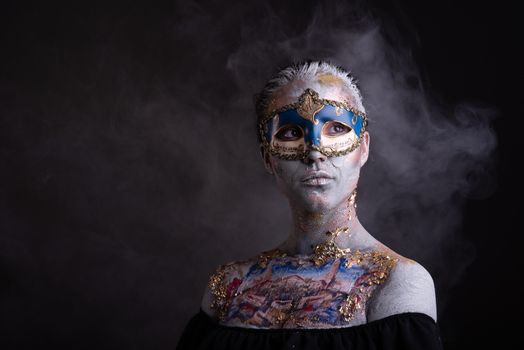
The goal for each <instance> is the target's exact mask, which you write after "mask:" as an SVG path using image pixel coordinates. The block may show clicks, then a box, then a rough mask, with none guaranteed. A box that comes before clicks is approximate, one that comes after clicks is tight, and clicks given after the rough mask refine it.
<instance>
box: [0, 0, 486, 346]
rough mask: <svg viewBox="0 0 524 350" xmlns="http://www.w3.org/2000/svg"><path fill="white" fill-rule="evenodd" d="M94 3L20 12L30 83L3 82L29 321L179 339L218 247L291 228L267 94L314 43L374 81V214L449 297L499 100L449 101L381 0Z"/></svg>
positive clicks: (13, 293)
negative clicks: (272, 161) (381, 11)
mask: <svg viewBox="0 0 524 350" xmlns="http://www.w3.org/2000/svg"><path fill="white" fill-rule="evenodd" d="M90 11H91V12H90ZM90 11H89V10H87V9H83V10H82V11H80V10H79V13H81V14H82V16H80V15H79V14H78V13H76V12H74V13H73V12H71V17H69V18H66V19H64V18H62V17H60V19H57V20H56V21H49V20H48V19H47V18H46V17H45V16H42V17H39V16H41V14H40V13H41V12H39V11H34V12H31V13H29V14H28V15H27V16H28V17H27V18H26V19H25V22H24V21H22V20H21V21H19V23H18V24H17V25H18V27H16V26H15V27H13V28H11V29H12V30H13V31H14V32H17V30H18V33H19V37H22V39H21V40H27V41H30V42H29V43H27V42H26V43H24V44H23V45H21V46H24V49H23V50H22V49H21V50H20V55H19V57H18V58H17V60H12V61H10V62H8V63H7V65H6V67H14V68H13V71H14V72H17V74H18V76H17V79H19V80H17V83H16V84H11V85H10V87H9V88H5V89H4V91H6V92H7V93H8V95H9V94H11V95H10V96H13V98H12V99H10V100H9V103H6V104H5V105H4V107H3V109H4V111H3V113H2V115H3V120H2V125H1V129H2V132H3V133H5V135H4V137H3V138H2V140H1V141H0V142H1V144H0V145H1V146H2V154H1V155H2V158H3V159H2V168H3V169H4V170H3V171H2V173H0V176H1V178H2V187H0V193H2V198H3V201H2V202H1V203H0V204H1V206H2V209H5V210H2V222H1V225H2V227H0V229H1V231H2V232H3V233H4V234H3V235H2V237H1V238H0V240H1V243H2V244H1V245H0V247H2V248H0V253H1V255H0V256H1V259H2V260H1V261H2V262H3V264H2V270H3V271H2V274H3V275H4V276H7V278H6V279H5V280H6V281H7V283H8V288H7V290H8V291H9V292H8V293H6V294H5V298H3V299H2V301H1V304H0V305H2V306H6V305H9V308H8V309H7V310H9V313H6V314H4V315H3V316H2V317H5V318H6V319H7V318H8V317H10V316H9V315H15V314H16V315H17V316H16V317H11V318H10V322H11V325H12V326H11V328H10V330H9V332H12V333H13V334H15V335H14V337H18V338H20V339H23V336H24V333H23V332H22V330H24V329H25V330H26V332H25V333H26V334H27V332H28V331H27V329H28V328H31V327H32V328H31V329H34V330H39V331H38V332H39V333H38V334H42V333H41V332H48V333H47V335H46V337H47V338H46V339H53V337H54V339H62V340H61V342H60V344H68V342H71V343H73V342H74V339H75V337H78V336H82V337H85V333H82V332H83V331H82V330H81V329H80V328H81V327H79V328H78V329H77V328H75V326H74V325H68V326H67V327H63V320H64V319H73V320H83V323H80V324H83V325H84V326H86V327H84V328H85V329H92V332H93V334H98V335H101V334H103V335H104V336H107V338H106V342H105V343H106V344H107V342H114V343H115V344H116V343H118V344H120V345H122V344H126V345H133V346H134V347H151V346H150V345H151V339H157V340H156V341H157V342H158V344H160V343H162V342H164V343H169V342H171V341H172V338H170V337H176V336H177V334H173V333H172V332H171V330H172V329H177V330H178V331H179V332H180V331H181V329H182V327H183V325H184V324H185V322H186V321H187V318H188V317H189V315H190V314H192V313H193V312H195V311H196V310H197V309H198V306H199V303H200V297H201V295H202V292H203V290H204V286H205V284H206V282H207V277H208V274H209V273H210V272H211V271H212V270H213V269H214V268H215V267H216V266H217V265H218V264H221V263H224V262H226V261H231V260H237V259H242V258H246V257H249V256H252V255H254V254H256V253H257V252H260V251H262V250H266V249H270V248H272V247H274V246H275V245H277V244H278V243H280V242H281V241H282V240H283V239H284V238H285V236H286V234H287V232H289V228H290V225H291V222H290V216H289V212H288V207H287V202H286V201H285V199H284V198H283V197H282V196H281V194H280V193H279V192H278V190H277V189H276V186H275V184H273V183H272V181H271V178H270V177H269V176H268V175H267V174H266V173H265V171H264V168H263V163H262V161H261V158H260V155H259V150H258V145H257V138H256V131H255V127H254V125H255V119H256V117H255V113H254V107H253V95H254V94H255V93H256V92H258V91H259V90H260V89H261V88H262V86H263V84H264V83H265V81H266V80H267V79H268V78H269V77H270V76H271V75H272V74H274V73H275V72H276V71H277V70H278V68H281V67H283V66H286V65H288V64H289V63H292V62H293V61H298V60H302V59H315V60H318V59H322V60H329V61H331V62H333V63H336V64H339V65H341V66H343V67H345V68H347V69H349V70H350V71H351V72H352V73H353V75H354V76H355V77H356V78H357V79H358V80H359V87H360V89H361V91H362V94H363V98H364V104H365V106H366V110H367V112H368V115H369V117H370V125H369V131H370V134H371V155H370V159H369V160H368V163H367V164H366V165H365V167H364V169H363V172H362V175H361V180H360V184H359V199H358V201H359V202H358V204H359V217H360V219H361V221H362V222H363V224H364V226H365V227H366V228H367V230H368V231H369V232H370V233H371V234H372V235H373V236H375V237H376V238H377V239H379V240H380V241H382V242H384V243H385V244H387V245H388V246H389V247H391V248H392V249H393V250H395V251H397V252H398V253H400V254H402V255H404V256H407V257H410V258H413V259H415V260H417V261H419V262H421V263H422V264H423V265H424V266H425V267H426V268H428V270H429V271H430V272H431V273H432V275H433V277H434V279H435V281H436V283H437V291H438V292H440V295H439V302H440V303H441V307H442V305H443V302H444V300H445V296H446V291H447V290H449V288H450V287H451V286H452V285H453V284H455V283H456V281H457V279H458V278H459V277H460V276H461V274H462V273H463V271H464V270H465V268H466V267H467V266H468V264H470V263H471V262H472V261H473V260H474V259H475V251H474V249H473V248H472V246H471V245H470V244H469V243H468V241H467V240H465V239H464V238H463V237H462V235H461V232H460V230H461V221H462V215H463V213H462V209H463V204H464V200H465V199H466V198H485V197H486V196H489V195H490V194H491V193H492V191H493V190H494V186H495V179H494V177H493V174H492V171H491V160H490V159H491V158H492V156H493V154H494V151H495V147H496V139H495V136H494V133H493V131H492V130H491V128H490V120H491V118H492V116H493V115H494V114H495V111H493V110H492V109H491V108H489V107H485V106H478V105H473V104H467V103H464V104H461V105H459V106H456V107H454V108H449V106H445V105H442V104H439V103H438V102H437V101H438V100H439V98H438V96H431V92H427V91H425V90H424V86H423V84H422V83H421V81H422V77H421V74H420V72H419V70H418V69H417V67H416V65H415V62H414V60H413V58H412V56H411V53H410V49H409V48H408V47H406V46H405V44H404V41H403V39H402V35H401V34H400V33H399V32H398V31H397V30H396V28H395V27H394V26H392V24H391V21H390V22H386V21H382V20H381V18H380V17H377V16H376V15H374V14H373V12H372V11H370V10H369V9H367V8H366V6H365V5H364V2H353V3H349V2H347V3H344V4H342V3H337V2H326V3H324V5H315V6H310V5H308V4H307V3H305V2H303V1H290V2H286V4H279V5H276V4H272V3H269V2H260V3H255V2H249V3H247V2H241V1H238V2H236V3H235V4H232V3H231V4H228V7H225V6H224V5H223V4H222V2H213V1H210V2H207V3H205V2H191V1H185V0H184V1H177V2H175V4H174V6H173V7H172V8H171V7H170V8H158V9H156V8H150V9H148V10H147V11H144V10H143V9H139V8H132V7H130V8H126V9H125V11H124V10H123V9H121V8H118V9H115V10H114V11H112V12H108V13H106V12H103V11H102V12H97V11H96V9H92V10H90ZM80 18H81V20H80ZM86 18H87V19H86ZM28 23H37V24H33V26H34V27H33V28H34V29H33V30H28V29H27V28H26V27H24V26H27V25H28ZM38 24H42V25H38ZM50 25H53V26H56V27H57V28H59V29H56V28H54V27H52V28H51V29H49V28H47V27H46V26H50ZM20 28H23V29H20ZM60 28H61V29H60ZM64 28H68V29H67V30H64ZM85 28H87V29H85ZM20 33H22V34H24V33H25V34H24V35H25V36H23V35H22V34H20ZM57 33H61V34H57ZM69 33H72V34H69ZM386 34H387V35H386ZM68 35H70V36H68ZM57 36H58V37H57ZM31 40H33V41H31ZM24 50H25V51H24ZM35 57H38V62H36V59H35ZM6 71H7V68H6ZM14 96H16V97H14ZM6 101H7V99H6ZM450 267H451V269H450ZM60 295H67V296H68V297H67V300H68V301H63V300H62V299H61V298H59V297H58V296H60ZM20 296H25V297H26V298H22V297H20ZM44 296H45V297H44ZM58 299H60V300H58ZM130 308H131V309H130ZM50 314H52V315H55V317H54V318H51V319H50V318H49V315H50ZM22 315H31V316H30V319H31V321H30V322H29V323H28V321H27V320H26V319H24V317H23V316H22ZM115 315H118V316H115ZM61 320H62V321H61ZM50 324H52V325H53V330H50V328H49V326H48V325H50ZM144 325H145V326H144ZM46 327H47V328H46ZM40 329H42V330H40ZM131 330H136V332H132V331H131ZM17 332H18V333H17ZM166 337H168V338H169V339H167V338H166ZM92 339H93V340H91V341H92V342H93V344H96V338H92ZM141 342H145V343H147V344H149V345H147V346H146V345H144V346H138V345H137V344H142V343H141ZM86 346H87V345H86Z"/></svg>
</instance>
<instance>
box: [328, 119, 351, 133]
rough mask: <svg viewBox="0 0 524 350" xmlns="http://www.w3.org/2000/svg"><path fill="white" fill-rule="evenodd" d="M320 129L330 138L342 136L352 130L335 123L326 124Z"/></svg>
mask: <svg viewBox="0 0 524 350" xmlns="http://www.w3.org/2000/svg"><path fill="white" fill-rule="evenodd" d="M322 129H323V134H324V135H326V136H331V137H334V136H340V135H344V134H347V133H348V132H350V131H351V130H352V129H351V128H350V127H349V126H347V125H345V124H342V123H340V122H335V121H331V122H328V123H326V124H325V125H324V127H323V128H322Z"/></svg>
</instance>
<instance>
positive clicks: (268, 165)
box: [260, 145, 274, 175]
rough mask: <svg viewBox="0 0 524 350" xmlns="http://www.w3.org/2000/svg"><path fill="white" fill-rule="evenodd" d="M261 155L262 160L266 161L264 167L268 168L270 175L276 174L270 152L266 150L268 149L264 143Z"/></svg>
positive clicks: (261, 147)
mask: <svg viewBox="0 0 524 350" xmlns="http://www.w3.org/2000/svg"><path fill="white" fill-rule="evenodd" d="M260 155H261V156H262V160H263V162H264V167H265V168H266V171H267V172H268V173H269V174H270V175H273V174H274V172H273V166H272V165H271V159H270V156H269V153H268V152H267V151H266V149H265V148H264V146H262V145H260Z"/></svg>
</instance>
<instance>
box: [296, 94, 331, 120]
mask: <svg viewBox="0 0 524 350" xmlns="http://www.w3.org/2000/svg"><path fill="white" fill-rule="evenodd" d="M324 106H325V105H324V104H323V103H322V101H321V100H320V98H319V96H318V93H317V92H316V91H313V90H311V89H306V91H304V93H303V94H302V95H300V97H299V98H298V105H297V108H296V109H297V113H298V114H299V115H300V116H301V117H302V118H304V119H306V120H310V121H311V122H312V123H313V124H315V125H317V124H318V120H316V119H315V114H317V113H318V112H320V110H322V108H324Z"/></svg>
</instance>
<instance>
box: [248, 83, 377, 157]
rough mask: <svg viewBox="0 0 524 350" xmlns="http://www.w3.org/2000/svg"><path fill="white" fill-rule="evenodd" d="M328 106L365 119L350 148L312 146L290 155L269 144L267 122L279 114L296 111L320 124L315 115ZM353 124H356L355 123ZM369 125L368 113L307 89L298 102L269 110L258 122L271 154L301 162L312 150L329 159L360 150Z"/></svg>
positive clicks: (261, 135)
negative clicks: (337, 148) (336, 148)
mask: <svg viewBox="0 0 524 350" xmlns="http://www.w3.org/2000/svg"><path fill="white" fill-rule="evenodd" d="M326 105H330V106H333V107H335V108H336V110H337V111H338V112H339V113H342V109H345V110H347V111H349V112H352V113H353V115H354V117H353V118H355V117H356V116H357V115H359V116H362V118H364V120H363V123H362V128H361V130H360V135H359V136H358V138H357V139H356V140H355V142H354V143H353V144H352V145H351V146H350V147H348V148H347V149H343V150H335V149H333V148H331V147H318V146H316V145H310V147H308V148H307V149H305V150H297V151H296V152H294V153H289V152H288V151H284V150H283V149H279V148H276V147H274V146H272V145H270V144H269V140H268V139H267V137H266V134H267V132H268V126H267V122H268V121H269V120H270V119H271V118H274V117H275V116H276V115H278V114H279V113H282V112H285V111H287V110H290V109H295V110H296V111H297V113H298V114H299V115H300V116H301V117H303V118H304V119H306V120H309V121H311V122H312V123H314V124H318V120H317V119H315V115H316V114H317V113H318V112H319V111H320V110H322V108H323V107H324V106H326ZM269 106H274V102H272V103H270V104H269ZM353 121H354V120H353ZM353 124H355V121H354V123H353ZM367 124H368V120H367V116H366V113H364V112H362V111H359V110H358V109H356V108H353V107H352V106H351V105H350V104H349V103H348V102H347V101H335V100H328V99H325V98H320V96H319V94H318V92H316V91H314V90H313V89H309V88H307V89H306V90H305V91H304V92H303V93H302V95H300V97H299V98H298V100H297V101H296V102H294V103H290V104H287V105H284V106H282V107H280V108H276V109H271V110H268V111H267V112H266V114H265V115H263V116H262V117H261V118H260V120H259V122H258V130H259V135H260V139H261V141H262V142H261V145H262V147H263V148H264V149H265V150H266V151H267V152H268V153H269V154H271V155H272V156H275V157H277V158H280V159H283V160H301V159H305V158H306V157H307V156H308V154H309V152H310V151H311V150H316V151H319V152H320V153H322V154H324V155H325V156H327V157H340V156H343V155H346V154H349V153H351V152H353V151H354V150H355V149H357V148H358V146H360V144H361V142H362V138H363V136H364V132H365V131H366V127H367Z"/></svg>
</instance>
